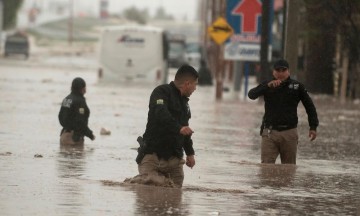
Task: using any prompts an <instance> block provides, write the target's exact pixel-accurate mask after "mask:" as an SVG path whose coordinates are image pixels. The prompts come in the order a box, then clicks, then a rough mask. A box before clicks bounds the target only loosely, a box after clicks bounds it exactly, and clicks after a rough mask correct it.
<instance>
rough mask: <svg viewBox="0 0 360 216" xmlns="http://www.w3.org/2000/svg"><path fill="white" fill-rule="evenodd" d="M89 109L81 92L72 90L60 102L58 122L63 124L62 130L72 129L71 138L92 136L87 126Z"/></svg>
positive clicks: (76, 139) (75, 139)
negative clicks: (72, 134)
mask: <svg viewBox="0 0 360 216" xmlns="http://www.w3.org/2000/svg"><path fill="white" fill-rule="evenodd" d="M89 116H90V110H89V108H88V106H87V104H86V101H85V98H84V96H83V95H82V94H79V93H74V92H72V93H71V94H69V95H68V96H67V97H66V98H65V99H64V100H63V102H62V104H61V108H60V112H59V122H60V124H61V126H63V130H62V132H63V131H64V130H65V131H74V136H73V139H74V141H78V139H79V138H81V137H84V136H87V137H89V138H90V139H92V138H93V136H94V135H93V132H92V131H91V130H90V129H89V127H88V119H89Z"/></svg>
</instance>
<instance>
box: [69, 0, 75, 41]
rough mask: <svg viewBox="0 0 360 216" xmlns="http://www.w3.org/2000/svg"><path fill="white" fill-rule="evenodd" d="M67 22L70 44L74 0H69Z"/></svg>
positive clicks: (71, 39)
mask: <svg viewBox="0 0 360 216" xmlns="http://www.w3.org/2000/svg"><path fill="white" fill-rule="evenodd" d="M69 1H70V2H69V23H68V42H69V45H70V46H71V45H72V42H73V29H74V0H69Z"/></svg>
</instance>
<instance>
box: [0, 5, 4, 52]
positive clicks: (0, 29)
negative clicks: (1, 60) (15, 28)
mask: <svg viewBox="0 0 360 216" xmlns="http://www.w3.org/2000/svg"><path fill="white" fill-rule="evenodd" d="M3 8H4V3H3V0H0V53H1V52H2V49H3V48H2V44H3V40H2V39H3V22H4V19H3V17H4V9H3Z"/></svg>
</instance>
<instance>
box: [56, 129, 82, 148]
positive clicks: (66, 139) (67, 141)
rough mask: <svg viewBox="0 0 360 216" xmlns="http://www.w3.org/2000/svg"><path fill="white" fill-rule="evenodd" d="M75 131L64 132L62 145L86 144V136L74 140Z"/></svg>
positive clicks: (61, 138) (61, 140)
mask: <svg viewBox="0 0 360 216" xmlns="http://www.w3.org/2000/svg"><path fill="white" fill-rule="evenodd" d="M73 134H74V132H73V131H71V132H65V131H64V132H63V133H62V134H61V135H60V145H84V138H80V141H78V142H74V140H73V139H72V136H73Z"/></svg>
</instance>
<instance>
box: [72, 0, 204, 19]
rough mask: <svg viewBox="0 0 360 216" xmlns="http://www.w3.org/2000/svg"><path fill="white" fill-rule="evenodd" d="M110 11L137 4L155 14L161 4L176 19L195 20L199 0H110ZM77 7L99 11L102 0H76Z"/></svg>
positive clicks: (114, 11)
mask: <svg viewBox="0 0 360 216" xmlns="http://www.w3.org/2000/svg"><path fill="white" fill-rule="evenodd" d="M108 1H109V11H110V12H111V13H120V12H122V11H123V10H124V9H126V8H129V7H131V6H135V7H137V8H139V9H144V8H148V10H149V12H150V14H151V15H154V13H155V11H156V9H157V8H159V7H160V6H162V7H164V8H165V11H166V12H167V13H168V14H171V15H173V16H174V17H175V18H176V19H183V18H184V17H187V19H188V20H194V19H195V16H196V13H197V5H198V0H108ZM74 2H76V4H77V5H76V6H77V7H81V8H87V10H89V9H90V8H91V10H92V11H97V10H98V8H99V2H100V0H74Z"/></svg>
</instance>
